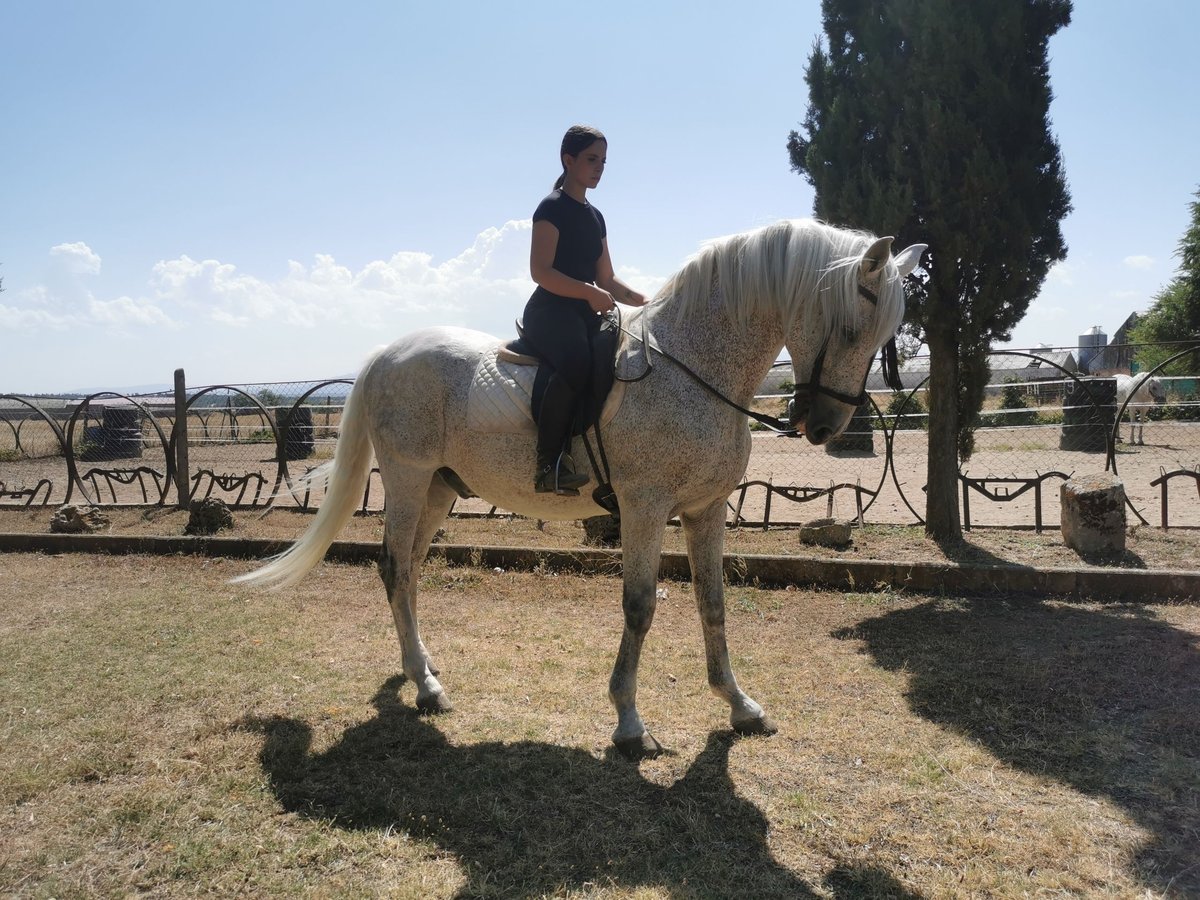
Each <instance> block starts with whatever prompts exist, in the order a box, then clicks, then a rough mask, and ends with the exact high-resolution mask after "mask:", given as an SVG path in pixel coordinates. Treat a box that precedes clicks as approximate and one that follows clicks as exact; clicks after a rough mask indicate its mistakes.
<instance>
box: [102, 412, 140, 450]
mask: <svg viewBox="0 0 1200 900" xmlns="http://www.w3.org/2000/svg"><path fill="white" fill-rule="evenodd" d="M102 421H103V423H104V433H105V445H106V446H107V447H110V448H111V452H112V456H109V457H106V458H107V459H141V456H142V411H141V410H140V409H136V408H132V407H125V406H122V407H107V406H106V407H105V408H104V415H103V418H102Z"/></svg>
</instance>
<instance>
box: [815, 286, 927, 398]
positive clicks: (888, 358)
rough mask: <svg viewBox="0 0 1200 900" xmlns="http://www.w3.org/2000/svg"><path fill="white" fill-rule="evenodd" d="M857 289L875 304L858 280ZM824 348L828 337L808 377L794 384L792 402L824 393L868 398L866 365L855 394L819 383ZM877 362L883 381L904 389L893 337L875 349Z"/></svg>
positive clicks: (895, 387) (870, 293)
mask: <svg viewBox="0 0 1200 900" xmlns="http://www.w3.org/2000/svg"><path fill="white" fill-rule="evenodd" d="M858 293H859V295H860V296H862V297H865V298H866V299H867V300H869V301H871V305H872V306H879V295H878V294H876V293H875V292H874V291H872V290H871V289H870V288H868V287H866V286H865V285H862V284H860V285H859V286H858ZM827 349H829V341H828V339H826V341H825V343H824V344H822V345H821V352H820V353H818V354H817V358H816V359H815V360H813V367H812V371H811V372H810V373H809V376H808V381H806V382H804V383H803V384H797V385H796V389H795V392H794V393H793V394H792V404H799V403H801V402H803V401H807V400H808V398H809V397H810V396H811V395H812V394H824V395H825V396H826V397H832V398H833V399H834V400H837V401H840V402H841V403H846V404H849V405H850V406H854V407H858V406H862V405H863V404H864V403H866V402H867V399H868V395H867V379H868V378H869V377H870V375H871V370H870V368H869V367H868V369H867V374H866V375H864V376H863V383H862V388H861V389H860V390H859V392H858V393H857V394H847V393H844V392H842V391H837V390H834V389H833V388H831V387H826V386H825V385H823V384H821V369H822V368H823V367H824V366H825V351H826V350H827ZM879 362H880V369H881V372H882V374H883V381H884V383H885V384H886V385H887V386H888V387H890V388H891V389H892V390H893V391H901V390H904V383H903V382H902V381H901V380H900V358H899V353H898V352H897V350H896V339H895V338H892V339H891V340H889V341H888V342H887V343H886V344H884V345H883V348H882V349H881V350H880V351H879Z"/></svg>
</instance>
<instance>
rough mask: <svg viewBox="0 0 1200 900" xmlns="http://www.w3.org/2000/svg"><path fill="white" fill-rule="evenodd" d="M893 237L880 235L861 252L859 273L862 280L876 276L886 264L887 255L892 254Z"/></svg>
mask: <svg viewBox="0 0 1200 900" xmlns="http://www.w3.org/2000/svg"><path fill="white" fill-rule="evenodd" d="M894 240H895V238H892V237H881V238H879V240H877V241H876V242H875V243H873V244H872V245H871V246H870V247H868V248H867V252H866V253H864V254H863V258H862V271H861V273H860V274H861V275H862V278H863V279H864V280H869V279H873V278H878V277H879V274H880V273H881V272H882V271H883V267H884V266H886V265H887V261H888V257H889V256H891V255H892V241H894Z"/></svg>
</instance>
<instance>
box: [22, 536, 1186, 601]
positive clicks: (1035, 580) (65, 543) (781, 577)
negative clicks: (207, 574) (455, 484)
mask: <svg viewBox="0 0 1200 900" xmlns="http://www.w3.org/2000/svg"><path fill="white" fill-rule="evenodd" d="M290 544H291V542H289V541H268V540H261V539H252V538H227V537H226V538H223V537H211V538H204V537H140V536H139V537H134V536H124V535H108V534H0V553H116V554H129V553H137V554H147V555H172V554H183V555H198V556H225V557H236V558H249V559H262V558H265V557H267V556H271V555H273V554H275V553H279V552H281V551H283V550H286V549H287V548H288V547H289V546H290ZM430 555H431V556H433V557H440V558H443V559H445V560H447V561H448V562H449V563H451V564H453V565H476V566H484V567H486V568H496V567H499V568H502V569H517V570H524V571H528V570H532V569H536V568H538V567H542V568H547V569H555V570H559V571H570V572H580V573H584V574H602V575H618V574H620V572H621V551H620V550H594V549H584V548H581V549H577V550H546V549H538V548H534V547H486V546H481V547H471V546H466V545H461V544H434V545H433V547H432V548H430ZM378 556H379V544H377V543H365V542H359V541H335V542H334V543H333V545H332V546H330V548H329V551H328V553H327V554H326V559H331V560H337V561H339V562H374V561H375V560H376V559H377V558H378ZM659 573H660V575H661V576H662V577H664V578H677V579H688V578H689V577H690V575H691V570H690V568H689V566H688V561H687V555H686V554H683V553H664V554H663V555H662V563H661V567H660V569H659ZM725 573H726V575H727V577H728V578H729V580H730V581H731V582H740V583H755V582H757V583H758V584H762V585H764V586H766V587H782V586H786V585H789V584H795V585H818V586H821V587H829V588H836V589H839V590H874V589H876V588H878V587H880V586H883V585H889V586H893V587H899V588H904V589H906V590H912V591H919V592H922V593H933V594H972V595H992V596H995V595H1003V596H1007V595H1014V594H1035V595H1041V596H1056V597H1068V596H1071V597H1083V598H1088V599H1093V600H1132V601H1139V600H1140V601H1149V600H1195V599H1197V598H1198V597H1200V572H1196V571H1171V570H1161V569H1035V568H1031V567H1028V566H976V565H956V564H931V563H890V562H876V561H868V560H830V559H816V558H813V557H802V556H761V555H745V556H726V557H725Z"/></svg>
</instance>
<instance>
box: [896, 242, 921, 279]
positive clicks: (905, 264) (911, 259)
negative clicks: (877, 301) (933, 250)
mask: <svg viewBox="0 0 1200 900" xmlns="http://www.w3.org/2000/svg"><path fill="white" fill-rule="evenodd" d="M928 249H929V245H928V244H913V245H912V246H911V247H905V248H904V249H903V250H901V251H900V252H899V253H898V254H896V268H897V269H899V270H900V277H901V278H904V277H905V276H908V275H911V274H912V270H913V269H915V268H916V267H917V264H918V263H920V262H921V257H922V256H923V255H924V254H925V251H926V250H928Z"/></svg>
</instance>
